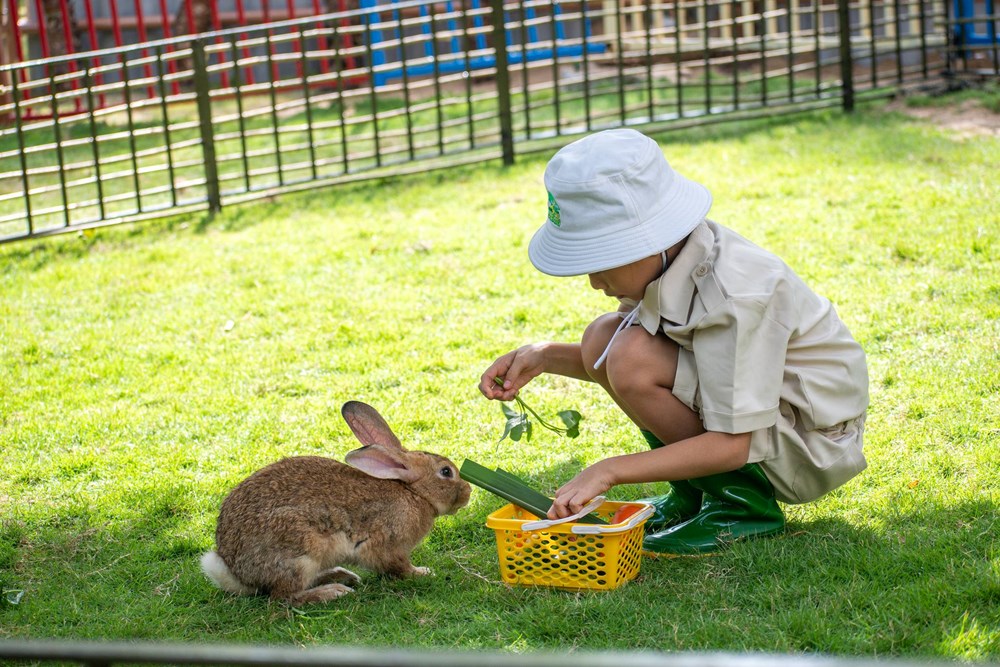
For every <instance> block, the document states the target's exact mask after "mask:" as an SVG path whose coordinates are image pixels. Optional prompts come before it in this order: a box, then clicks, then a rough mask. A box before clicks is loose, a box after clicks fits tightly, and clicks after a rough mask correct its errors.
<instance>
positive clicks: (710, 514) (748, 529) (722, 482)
mask: <svg viewBox="0 0 1000 667" xmlns="http://www.w3.org/2000/svg"><path fill="white" fill-rule="evenodd" d="M690 484H691V486H693V487H694V488H696V489H700V490H702V491H704V493H705V500H704V502H703V503H702V506H701V511H699V512H698V513H697V514H696V515H695V516H694V517H692V518H690V519H688V520H687V521H684V522H681V523H678V524H674V525H672V526H668V527H667V528H664V529H662V530H659V531H657V532H654V533H647V534H646V537H645V538H644V539H643V541H642V548H643V550H645V551H650V552H653V553H668V554H696V553H706V552H709V551H715V550H716V549H718V548H719V547H720V546H723V545H724V544H728V543H730V542H734V541H735V540H738V539H741V538H747V537H762V536H764V535H773V534H775V533H779V532H781V531H782V530H783V529H784V527H785V516H784V514H782V512H781V508H780V507H779V506H778V502H777V501H776V500H775V499H774V487H773V486H771V482H770V481H768V479H767V476H766V475H765V474H764V471H763V470H762V469H761V467H760V466H759V465H757V464H756V463H749V464H747V465H745V466H743V467H742V468H740V469H739V470H734V471H733V472H724V473H720V474H718V475H708V476H707V477H699V478H697V479H692V480H691V481H690Z"/></svg>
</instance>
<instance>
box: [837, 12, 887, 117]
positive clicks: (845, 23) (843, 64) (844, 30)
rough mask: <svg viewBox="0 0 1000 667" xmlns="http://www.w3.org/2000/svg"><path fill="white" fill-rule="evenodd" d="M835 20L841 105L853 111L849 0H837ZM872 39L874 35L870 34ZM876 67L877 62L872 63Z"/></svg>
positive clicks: (852, 61) (852, 66)
mask: <svg viewBox="0 0 1000 667" xmlns="http://www.w3.org/2000/svg"><path fill="white" fill-rule="evenodd" d="M837 22H838V23H839V24H840V25H839V33H840V79H841V81H842V85H843V90H842V93H841V95H842V98H843V100H842V106H843V107H844V111H854V59H853V56H852V54H851V6H850V0H837ZM872 39H874V35H873V36H872ZM872 67H877V63H874V62H873V63H872Z"/></svg>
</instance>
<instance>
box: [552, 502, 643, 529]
mask: <svg viewBox="0 0 1000 667" xmlns="http://www.w3.org/2000/svg"><path fill="white" fill-rule="evenodd" d="M642 504H643V505H645V507H643V508H642V509H641V510H639V511H638V512H636V513H635V514H633V515H632V516H630V517H629V518H628V521H626V522H625V523H621V524H618V523H616V524H613V525H610V526H595V525H593V524H582V523H581V524H579V525H576V526H573V527H572V528H570V531H571V532H573V533H574V534H576V535H608V534H613V533H624V532H626V531H629V530H632V529H633V528H635V527H636V526H638V525H639V524H640V523H642V522H643V521H645V520H646V519H648V518H649V517H650V516H651V515H652V514H653V512H655V511H656V508H655V507H653V506H652V505H650V504H649V503H642Z"/></svg>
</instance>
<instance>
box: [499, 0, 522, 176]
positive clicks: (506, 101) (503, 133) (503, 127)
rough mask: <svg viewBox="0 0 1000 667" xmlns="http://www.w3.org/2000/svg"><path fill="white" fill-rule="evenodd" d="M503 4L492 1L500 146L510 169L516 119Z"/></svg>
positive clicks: (512, 160)
mask: <svg viewBox="0 0 1000 667" xmlns="http://www.w3.org/2000/svg"><path fill="white" fill-rule="evenodd" d="M503 2H504V0H490V6H491V7H492V9H493V49H494V51H496V68H497V76H496V81H497V102H498V103H499V105H500V110H499V113H500V145H501V149H502V150H503V163H504V164H505V165H506V166H508V167H509V166H510V165H512V164H514V117H513V112H512V111H511V104H510V71H509V69H508V63H507V27H506V26H505V25H504V16H503ZM522 20H524V19H523V17H522ZM525 66H527V63H526V62H525Z"/></svg>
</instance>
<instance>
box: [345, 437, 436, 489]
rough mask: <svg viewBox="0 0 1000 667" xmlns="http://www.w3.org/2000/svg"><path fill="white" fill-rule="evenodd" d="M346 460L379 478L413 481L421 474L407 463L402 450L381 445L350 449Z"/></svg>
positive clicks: (354, 466) (350, 464) (352, 465)
mask: <svg viewBox="0 0 1000 667" xmlns="http://www.w3.org/2000/svg"><path fill="white" fill-rule="evenodd" d="M344 461H345V462H347V464H348V465H349V466H351V467H353V468H357V469H358V470H360V471H361V472H364V473H367V474H369V475H371V476H372V477H377V478H379V479H398V480H400V481H401V482H413V481H416V479H417V478H418V477H419V476H420V474H419V473H418V472H417V471H415V470H412V469H411V468H410V467H409V466H408V465H407V462H406V461H405V460H404V459H403V457H402V456H400V452H394V451H392V450H391V449H386V448H385V447H382V446H381V445H367V446H365V447H362V448H361V449H355V450H353V451H350V452H348V453H347V456H345V457H344Z"/></svg>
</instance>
